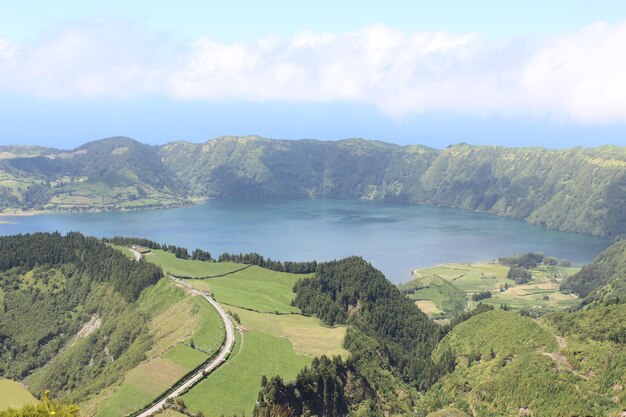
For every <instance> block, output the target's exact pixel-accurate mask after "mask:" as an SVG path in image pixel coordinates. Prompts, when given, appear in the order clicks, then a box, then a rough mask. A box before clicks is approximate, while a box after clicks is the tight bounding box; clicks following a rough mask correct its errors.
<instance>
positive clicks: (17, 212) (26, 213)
mask: <svg viewBox="0 0 626 417" xmlns="http://www.w3.org/2000/svg"><path fill="white" fill-rule="evenodd" d="M207 200H209V199H208V198H203V199H199V200H195V199H193V200H190V201H189V203H188V204H176V205H164V206H154V207H138V208H128V207H122V208H109V207H99V208H95V207H94V208H90V209H80V208H77V209H68V210H53V209H46V210H15V211H0V224H8V223H12V222H10V221H7V220H3V219H2V218H3V217H30V216H39V215H42V214H81V213H115V212H121V213H124V212H131V211H149V210H168V209H176V208H184V207H191V206H196V205H199V204H202V203H204V202H205V201H207Z"/></svg>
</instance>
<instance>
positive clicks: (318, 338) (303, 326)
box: [230, 307, 349, 358]
mask: <svg viewBox="0 0 626 417" xmlns="http://www.w3.org/2000/svg"><path fill="white" fill-rule="evenodd" d="M230 310H231V311H232V312H233V313H236V314H237V315H239V317H240V319H241V325H242V326H243V327H244V328H245V329H246V330H250V331H253V332H257V333H263V334H267V335H269V336H274V337H283V338H286V339H288V340H289V341H290V342H291V344H292V345H293V348H294V350H295V352H296V353H298V354H301V355H308V356H319V355H322V354H325V355H331V356H332V355H341V356H342V357H343V358H346V357H347V356H348V355H349V353H348V351H347V350H345V349H344V348H343V347H341V345H342V343H343V339H344V338H345V335H346V327H345V326H337V327H333V328H331V327H326V326H324V325H322V323H321V322H320V320H319V319H318V318H316V317H305V316H301V315H296V314H290V315H281V316H276V315H274V314H269V313H257V312H254V311H248V310H244V309H241V308H236V307H232V308H230Z"/></svg>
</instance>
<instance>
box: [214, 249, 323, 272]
mask: <svg viewBox="0 0 626 417" xmlns="http://www.w3.org/2000/svg"><path fill="white" fill-rule="evenodd" d="M218 262H236V263H240V264H246V265H257V266H260V267H262V268H266V269H271V270H272V271H278V272H289V273H291V274H310V273H313V272H315V270H316V269H317V262H316V261H309V262H291V261H285V262H280V261H274V260H272V259H269V258H267V259H265V258H264V257H263V256H261V255H259V254H258V253H245V254H243V253H240V254H233V253H223V254H221V255H220V256H219V258H218Z"/></svg>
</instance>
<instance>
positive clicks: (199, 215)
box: [0, 200, 611, 283]
mask: <svg viewBox="0 0 626 417" xmlns="http://www.w3.org/2000/svg"><path fill="white" fill-rule="evenodd" d="M0 220H4V221H7V222H8V223H3V224H0V234H3V235H8V234H15V233H27V232H38V231H55V230H58V231H60V232H67V231H80V232H82V233H84V234H87V235H93V236H98V237H103V236H116V235H122V236H136V237H146V238H149V239H153V240H156V241H158V242H163V243H170V244H175V245H179V246H186V247H188V248H189V249H190V250H191V249H193V248H196V247H199V248H203V249H206V250H209V251H210V252H211V253H212V254H213V255H215V256H216V255H218V254H219V253H222V252H237V253H239V252H244V253H245V252H258V253H260V254H262V255H264V256H266V257H270V258H272V259H278V260H312V259H316V260H331V259H339V258H343V257H346V256H350V255H360V256H362V257H364V258H365V259H367V260H368V261H370V262H371V263H372V264H373V265H374V266H376V267H377V268H379V269H380V270H382V271H383V272H384V273H385V275H386V276H387V278H389V279H390V280H391V281H393V282H396V283H399V282H404V281H407V280H409V279H410V278H411V276H410V271H411V269H414V268H416V267H424V266H430V265H436V264H440V263H444V262H470V261H477V260H489V259H494V258H497V257H498V256H503V255H513V254H516V253H520V252H528V251H535V252H543V253H544V254H546V255H551V256H556V257H558V258H563V259H569V260H571V261H573V262H574V263H575V264H584V263H589V262H591V261H592V260H593V259H594V258H595V257H596V256H597V255H598V254H599V253H600V252H601V251H602V250H604V249H605V248H607V247H608V246H609V245H610V244H611V241H609V240H606V239H600V238H595V237H591V236H586V235H581V234H575V233H564V232H558V231H554V230H546V229H542V228H539V227H536V226H532V225H529V224H527V223H524V222H523V221H521V220H513V219H508V218H503V217H497V216H493V215H489V214H484V213H473V212H470V211H464V210H457V209H448V208H439V207H430V206H416V205H407V204H397V203H385V202H370V201H336V200H286V201H285V200H254V201H234V200H210V201H208V202H206V203H204V204H201V205H197V206H192V207H185V208H180V209H169V210H152V211H136V212H116V213H76V214H49V215H39V216H30V217H2V218H0Z"/></svg>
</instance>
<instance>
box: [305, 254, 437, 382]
mask: <svg viewBox="0 0 626 417" xmlns="http://www.w3.org/2000/svg"><path fill="white" fill-rule="evenodd" d="M294 291H295V292H296V297H295V299H294V304H295V306H297V307H298V308H300V309H301V310H302V311H303V312H305V313H310V314H316V315H317V316H318V317H319V318H320V319H321V320H322V321H324V323H326V324H328V325H335V324H344V323H351V324H353V325H354V326H355V327H357V328H358V329H359V330H361V331H362V332H363V333H365V334H366V335H368V336H371V337H373V338H375V339H376V340H377V341H379V343H380V344H381V346H382V349H381V351H382V352H381V353H382V354H383V355H384V356H385V357H386V358H387V359H388V361H389V363H390V364H391V365H392V366H393V367H394V368H396V369H397V370H398V374H399V375H401V377H402V379H403V380H404V381H405V382H407V383H410V384H412V385H414V386H415V387H418V388H425V387H427V386H429V384H431V383H432V382H433V378H434V377H435V376H436V375H437V372H436V370H435V369H433V363H432V362H431V361H430V352H431V351H432V349H433V348H434V346H435V345H436V343H437V342H438V341H439V338H440V337H441V329H440V328H439V327H438V326H437V325H436V324H434V323H433V322H432V321H431V320H430V319H429V318H428V317H427V316H426V315H425V314H424V313H422V312H421V311H420V310H419V309H418V308H417V307H416V306H415V304H414V303H413V302H412V301H411V300H409V299H408V298H406V297H405V296H404V295H403V294H402V293H401V292H400V290H399V289H398V288H397V287H396V286H395V285H393V284H391V283H390V282H389V281H388V280H387V279H386V278H385V276H384V275H383V274H382V273H381V272H380V271H378V270H377V269H375V268H374V267H373V266H372V265H371V264H369V263H368V262H366V261H364V260H363V259H362V258H359V257H350V258H346V259H343V260H340V261H333V262H326V263H321V264H319V266H318V269H317V273H316V274H315V277H313V278H309V279H303V280H300V281H298V282H297V283H296V285H295V286H294Z"/></svg>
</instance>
